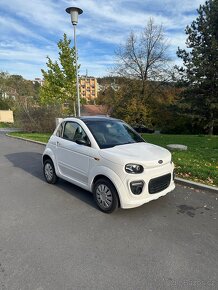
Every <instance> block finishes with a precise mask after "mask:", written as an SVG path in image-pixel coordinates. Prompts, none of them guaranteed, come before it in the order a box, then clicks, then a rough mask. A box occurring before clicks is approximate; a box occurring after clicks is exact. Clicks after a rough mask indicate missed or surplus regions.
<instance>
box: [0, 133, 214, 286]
mask: <svg viewBox="0 0 218 290" xmlns="http://www.w3.org/2000/svg"><path fill="white" fill-rule="evenodd" d="M43 148H44V147H43V146H40V145H36V144H31V143H29V142H24V141H21V140H14V139H10V138H8V137H6V136H4V135H3V134H0V289H1V290H5V289H8V290H18V289H22V290H26V289H28V290H29V289H30V290H62V289H69V290H70V289H101V290H102V289H134V290H135V289H143V290H158V289H167V290H168V289H210V290H211V289H218V220H217V218H218V217H217V212H218V205H217V204H218V196H217V195H216V194H213V193H207V192H202V191H196V190H192V189H188V188H184V187H181V186H177V188H176V190H175V191H174V192H172V193H170V194H168V195H167V196H166V197H163V198H160V199H159V200H157V201H153V202H150V203H148V204H145V205H144V206H142V207H140V208H136V209H131V210H118V211H117V212H116V213H114V214H112V215H106V214H103V213H101V212H100V211H98V210H97V209H96V207H95V204H94V202H93V199H92V195H91V194H90V193H89V192H86V191H84V190H82V189H80V188H78V187H76V186H73V185H70V184H69V183H67V182H65V181H60V182H59V183H58V185H49V184H47V183H45V181H44V179H43V176H42V168H41V153H42V151H43Z"/></svg>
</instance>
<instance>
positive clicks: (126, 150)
mask: <svg viewBox="0 0 218 290" xmlns="http://www.w3.org/2000/svg"><path fill="white" fill-rule="evenodd" d="M100 155H101V157H103V158H105V159H107V160H109V161H112V162H114V163H117V164H120V165H125V164H127V163H137V164H141V165H143V166H144V167H147V168H149V167H158V166H162V165H164V164H166V163H169V162H170V161H171V153H170V152H169V151H168V150H167V149H165V148H162V147H160V146H156V145H153V144H150V143H144V142H142V143H141V142H140V143H131V144H125V145H118V146H115V147H112V148H107V149H102V150H100ZM160 160H161V161H160Z"/></svg>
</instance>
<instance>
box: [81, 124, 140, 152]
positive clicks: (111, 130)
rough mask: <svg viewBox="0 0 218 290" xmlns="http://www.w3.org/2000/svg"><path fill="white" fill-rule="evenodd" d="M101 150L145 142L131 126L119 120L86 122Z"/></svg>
mask: <svg viewBox="0 0 218 290" xmlns="http://www.w3.org/2000/svg"><path fill="white" fill-rule="evenodd" d="M85 123H86V125H87V126H88V128H89V130H90V131H91V132H92V134H93V136H94V138H95V140H96V141H97V143H98V145H99V147H100V148H101V149H104V148H111V147H114V146H117V145H124V144H131V143H139V142H145V141H144V140H143V139H142V137H140V135H138V134H137V133H136V132H135V131H134V130H133V129H132V128H131V127H130V126H129V125H127V124H126V123H124V122H122V121H119V120H100V121H99V120H98V121H94V120H93V121H85Z"/></svg>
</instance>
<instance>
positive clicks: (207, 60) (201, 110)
mask: <svg viewBox="0 0 218 290" xmlns="http://www.w3.org/2000/svg"><path fill="white" fill-rule="evenodd" d="M197 12H198V17H197V18H196V20H194V21H193V22H192V23H191V25H190V26H187V27H186V30H185V32H186V34H187V35H188V37H187V40H186V46H187V48H188V50H185V49H180V48H178V51H177V55H178V57H179V58H181V59H182V60H183V67H181V68H179V72H180V77H181V79H180V81H181V82H182V84H183V85H185V86H186V89H185V90H184V91H183V93H182V103H183V104H185V110H186V113H188V114H189V115H192V116H193V118H194V119H196V120H198V121H199V122H202V121H203V122H204V124H205V129H207V132H208V133H209V134H213V129H214V122H215V120H216V119H217V112H218V0H209V1H206V2H205V4H204V5H200V7H199V9H198V10H197Z"/></svg>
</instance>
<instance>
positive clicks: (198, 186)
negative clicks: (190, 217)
mask: <svg viewBox="0 0 218 290" xmlns="http://www.w3.org/2000/svg"><path fill="white" fill-rule="evenodd" d="M6 136H8V137H10V138H14V139H20V140H23V141H27V142H31V143H35V144H39V145H43V146H46V143H44V142H40V141H34V140H30V139H25V138H22V137H17V136H10V135H9V134H6ZM175 182H176V183H178V184H181V185H184V186H188V187H192V188H196V189H200V190H207V191H210V192H213V193H214V192H215V193H217V194H218V187H215V186H214V187H213V186H209V185H206V184H202V183H198V182H194V181H190V180H187V179H183V178H179V177H176V178H175Z"/></svg>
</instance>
